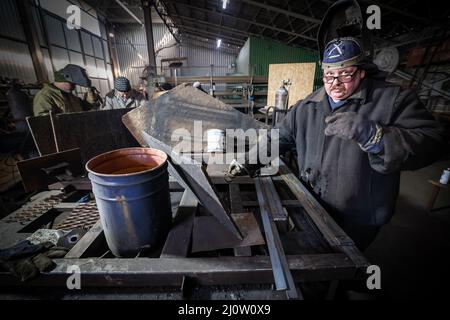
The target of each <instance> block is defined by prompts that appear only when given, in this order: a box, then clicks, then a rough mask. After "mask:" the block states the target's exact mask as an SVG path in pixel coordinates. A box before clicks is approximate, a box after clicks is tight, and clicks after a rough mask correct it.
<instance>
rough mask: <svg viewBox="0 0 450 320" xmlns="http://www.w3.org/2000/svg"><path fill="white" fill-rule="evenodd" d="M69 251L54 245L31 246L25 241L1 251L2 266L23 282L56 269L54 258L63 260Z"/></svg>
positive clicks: (0, 262)
mask: <svg viewBox="0 0 450 320" xmlns="http://www.w3.org/2000/svg"><path fill="white" fill-rule="evenodd" d="M67 252H68V249H66V248H63V247H54V246H53V244H52V243H50V242H49V243H44V244H31V242H29V241H28V240H24V241H21V242H19V243H18V244H16V245H15V246H13V247H11V248H8V249H3V250H0V266H1V267H2V268H4V269H6V270H8V271H9V272H11V273H12V274H13V275H14V276H16V277H17V278H19V279H20V280H21V281H27V280H30V279H33V278H35V277H36V276H37V275H39V273H40V272H47V271H50V270H51V269H52V268H53V267H54V265H55V264H54V262H53V261H52V259H53V258H62V257H64V256H65V255H66V253H67Z"/></svg>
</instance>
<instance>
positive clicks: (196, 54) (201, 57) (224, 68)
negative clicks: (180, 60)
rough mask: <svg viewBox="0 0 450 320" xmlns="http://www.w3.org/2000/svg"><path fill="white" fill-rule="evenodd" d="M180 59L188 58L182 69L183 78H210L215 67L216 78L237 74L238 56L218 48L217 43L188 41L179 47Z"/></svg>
mask: <svg viewBox="0 0 450 320" xmlns="http://www.w3.org/2000/svg"><path fill="white" fill-rule="evenodd" d="M179 55H180V57H187V58H188V59H187V61H186V62H185V63H184V65H183V67H182V68H181V75H183V76H210V75H211V65H213V69H212V72H213V75H214V76H226V75H229V74H233V73H235V70H236V68H235V63H236V54H233V53H229V52H226V51H224V50H223V49H221V48H217V47H216V43H213V42H211V43H209V44H207V45H205V44H201V45H200V43H199V42H198V41H195V40H192V39H191V40H187V41H184V42H183V43H182V45H181V46H180V47H179Z"/></svg>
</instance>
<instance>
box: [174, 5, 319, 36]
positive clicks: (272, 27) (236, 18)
mask: <svg viewBox="0 0 450 320" xmlns="http://www.w3.org/2000/svg"><path fill="white" fill-rule="evenodd" d="M166 2H175V1H173V0H166ZM176 4H177V5H180V6H183V7H186V8H191V9H195V10H196V11H200V12H205V13H212V14H216V15H218V16H223V17H227V18H230V19H234V20H239V21H242V22H245V23H249V24H253V25H255V26H259V27H263V28H268V29H272V30H275V31H280V32H283V33H287V34H291V35H294V36H297V35H298V36H299V37H301V38H304V39H307V40H311V41H314V42H316V39H315V38H313V37H308V36H304V35H302V34H298V33H295V32H292V31H288V30H284V29H280V28H277V27H274V26H268V25H266V24H263V23H259V22H256V21H250V20H248V19H243V18H239V17H235V16H233V15H230V14H225V13H221V12H218V11H213V10H209V9H203V8H199V7H196V6H192V5H189V4H187V3H180V2H176Z"/></svg>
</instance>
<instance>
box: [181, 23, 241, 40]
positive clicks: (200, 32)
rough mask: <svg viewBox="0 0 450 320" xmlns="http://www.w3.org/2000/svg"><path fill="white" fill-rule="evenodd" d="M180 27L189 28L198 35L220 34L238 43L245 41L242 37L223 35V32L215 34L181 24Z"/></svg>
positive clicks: (214, 34)
mask: <svg viewBox="0 0 450 320" xmlns="http://www.w3.org/2000/svg"><path fill="white" fill-rule="evenodd" d="M181 29H186V30H191V32H192V31H193V32H195V34H197V35H199V36H204V34H210V35H212V36H215V37H218V36H220V37H222V38H224V39H230V40H233V41H236V43H237V44H240V45H242V44H244V43H245V40H244V39H239V38H236V37H231V36H226V35H223V34H217V33H214V32H210V31H206V30H199V29H198V28H194V27H189V26H182V27H181ZM228 41H229V40H228Z"/></svg>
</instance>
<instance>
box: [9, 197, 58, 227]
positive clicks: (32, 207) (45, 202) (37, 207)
mask: <svg viewBox="0 0 450 320" xmlns="http://www.w3.org/2000/svg"><path fill="white" fill-rule="evenodd" d="M63 198H64V194H63V193H61V194H59V195H52V196H50V197H48V198H45V199H42V200H37V201H32V202H30V203H28V204H26V205H24V206H23V207H22V208H20V209H19V210H17V211H16V212H15V213H14V214H12V215H9V216H8V217H6V218H5V219H4V220H3V221H4V222H6V223H15V222H19V223H20V224H22V225H25V224H28V222H30V221H32V220H34V219H36V218H38V217H40V216H42V215H43V214H44V213H46V212H47V211H48V210H50V209H52V208H53V207H54V206H55V205H57V204H58V203H61V201H62V200H63Z"/></svg>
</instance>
